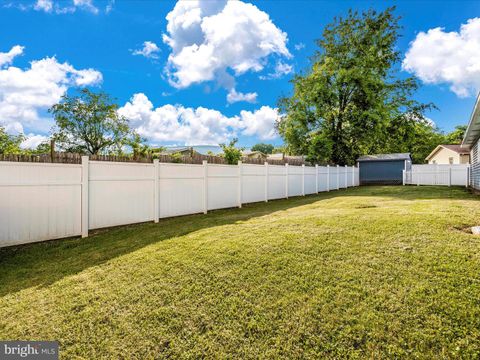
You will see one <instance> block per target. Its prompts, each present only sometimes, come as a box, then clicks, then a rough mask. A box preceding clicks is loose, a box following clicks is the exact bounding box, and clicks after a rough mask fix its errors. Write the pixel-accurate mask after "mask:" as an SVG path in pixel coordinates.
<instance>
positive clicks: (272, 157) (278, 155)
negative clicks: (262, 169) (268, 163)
mask: <svg viewBox="0 0 480 360" xmlns="http://www.w3.org/2000/svg"><path fill="white" fill-rule="evenodd" d="M284 157H285V155H284V154H283V153H275V154H268V156H267V159H269V160H283V158H284Z"/></svg>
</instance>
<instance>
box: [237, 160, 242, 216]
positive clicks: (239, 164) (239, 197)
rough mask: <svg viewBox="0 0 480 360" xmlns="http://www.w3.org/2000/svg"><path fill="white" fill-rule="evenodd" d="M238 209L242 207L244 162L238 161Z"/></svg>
mask: <svg viewBox="0 0 480 360" xmlns="http://www.w3.org/2000/svg"><path fill="white" fill-rule="evenodd" d="M238 207H239V208H241V207H242V162H241V161H240V160H238Z"/></svg>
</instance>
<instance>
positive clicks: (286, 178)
mask: <svg viewBox="0 0 480 360" xmlns="http://www.w3.org/2000/svg"><path fill="white" fill-rule="evenodd" d="M285 199H288V163H286V164H285Z"/></svg>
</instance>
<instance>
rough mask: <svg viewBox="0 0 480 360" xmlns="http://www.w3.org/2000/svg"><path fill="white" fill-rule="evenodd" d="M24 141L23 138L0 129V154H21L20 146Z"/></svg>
mask: <svg viewBox="0 0 480 360" xmlns="http://www.w3.org/2000/svg"><path fill="white" fill-rule="evenodd" d="M24 140H25V136H23V135H22V134H20V135H11V134H8V133H7V132H6V131H5V128H3V127H0V154H19V153H21V152H22V149H21V148H20V144H21V143H22V142H23V141H24Z"/></svg>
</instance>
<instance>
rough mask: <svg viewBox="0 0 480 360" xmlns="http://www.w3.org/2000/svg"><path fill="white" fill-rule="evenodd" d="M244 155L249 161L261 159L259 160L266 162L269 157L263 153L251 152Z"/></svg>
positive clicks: (248, 151)
mask: <svg viewBox="0 0 480 360" xmlns="http://www.w3.org/2000/svg"><path fill="white" fill-rule="evenodd" d="M242 155H243V156H244V157H246V158H249V159H259V160H266V159H267V155H265V154H264V153H262V152H261V151H251V150H245V151H244V152H243V153H242Z"/></svg>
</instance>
